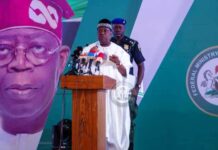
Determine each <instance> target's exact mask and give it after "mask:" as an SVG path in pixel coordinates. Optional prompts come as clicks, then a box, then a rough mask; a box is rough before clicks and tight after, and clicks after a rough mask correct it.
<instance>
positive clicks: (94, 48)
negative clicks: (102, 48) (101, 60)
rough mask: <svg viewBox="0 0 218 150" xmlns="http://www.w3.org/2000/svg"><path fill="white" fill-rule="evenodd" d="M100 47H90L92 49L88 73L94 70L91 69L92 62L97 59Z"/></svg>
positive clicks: (89, 54) (89, 56)
mask: <svg viewBox="0 0 218 150" xmlns="http://www.w3.org/2000/svg"><path fill="white" fill-rule="evenodd" d="M98 51H99V50H98V47H97V46H94V47H92V48H91V49H90V51H89V52H88V54H87V55H88V56H87V57H88V60H89V61H88V72H87V73H88V74H90V75H92V70H91V67H92V63H93V61H94V60H95V58H96V56H97V54H98Z"/></svg>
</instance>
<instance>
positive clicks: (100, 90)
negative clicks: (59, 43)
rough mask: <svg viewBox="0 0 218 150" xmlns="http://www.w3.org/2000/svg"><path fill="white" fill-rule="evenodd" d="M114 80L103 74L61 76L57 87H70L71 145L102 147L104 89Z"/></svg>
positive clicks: (85, 149)
mask: <svg viewBox="0 0 218 150" xmlns="http://www.w3.org/2000/svg"><path fill="white" fill-rule="evenodd" d="M115 86H116V81H115V80H114V79H112V78H110V77H107V76H74V75H67V76H62V77H61V87H62V88H64V89H69V90H72V100H73V115H72V116H73V119H72V149H73V150H105V149H106V125H105V123H106V106H105V104H106V102H105V98H106V97H105V96H106V90H108V89H113V88H115Z"/></svg>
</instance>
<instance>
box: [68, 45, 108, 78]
mask: <svg viewBox="0 0 218 150" xmlns="http://www.w3.org/2000/svg"><path fill="white" fill-rule="evenodd" d="M82 50H83V48H82V47H80V46H79V47H77V49H76V50H75V51H74V53H73V54H72V55H71V57H72V60H71V62H72V69H71V70H70V71H69V72H67V74H73V75H100V65H101V64H102V63H103V61H104V60H106V55H105V53H103V52H102V51H100V50H99V49H98V46H94V47H92V48H91V49H90V50H89V51H88V52H87V53H82Z"/></svg>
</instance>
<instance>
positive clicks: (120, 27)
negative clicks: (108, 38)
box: [113, 24, 125, 37]
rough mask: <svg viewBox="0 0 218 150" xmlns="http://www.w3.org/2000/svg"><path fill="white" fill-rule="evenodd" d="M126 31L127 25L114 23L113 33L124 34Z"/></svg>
mask: <svg viewBox="0 0 218 150" xmlns="http://www.w3.org/2000/svg"><path fill="white" fill-rule="evenodd" d="M124 32H125V26H124V25H123V24H113V34H114V36H117V37H119V36H123V35H124Z"/></svg>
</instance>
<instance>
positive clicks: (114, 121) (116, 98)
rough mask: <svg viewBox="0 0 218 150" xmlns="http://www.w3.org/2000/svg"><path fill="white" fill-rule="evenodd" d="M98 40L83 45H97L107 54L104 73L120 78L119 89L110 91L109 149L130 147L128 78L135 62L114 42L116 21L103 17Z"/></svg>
mask: <svg viewBox="0 0 218 150" xmlns="http://www.w3.org/2000/svg"><path fill="white" fill-rule="evenodd" d="M97 34H98V41H97V42H94V43H92V44H90V45H89V46H87V47H85V48H84V49H83V52H82V54H83V55H84V54H88V53H89V52H90V50H93V49H94V48H95V49H97V50H98V51H100V52H101V53H103V54H104V57H103V61H101V64H100V75H106V76H109V77H111V78H113V79H115V80H116V82H117V86H116V89H113V90H108V91H107V92H106V140H107V149H108V150H127V149H128V146H129V131H130V112H129V106H128V92H129V90H128V83H126V82H125V80H126V78H127V75H128V72H129V68H130V67H131V66H132V65H131V63H130V58H129V55H128V53H126V52H125V51H124V50H123V49H122V48H121V47H120V46H118V45H116V44H115V43H113V42H111V41H110V40H111V37H112V25H111V22H110V21H109V20H108V19H101V20H100V21H99V22H98V25H97Z"/></svg>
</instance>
